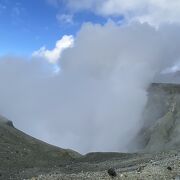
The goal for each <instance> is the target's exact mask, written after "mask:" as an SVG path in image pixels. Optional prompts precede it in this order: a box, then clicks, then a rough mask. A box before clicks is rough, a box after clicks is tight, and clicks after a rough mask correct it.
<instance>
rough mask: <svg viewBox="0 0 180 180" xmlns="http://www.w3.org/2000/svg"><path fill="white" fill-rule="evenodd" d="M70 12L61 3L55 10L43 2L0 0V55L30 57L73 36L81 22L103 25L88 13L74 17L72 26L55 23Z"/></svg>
mask: <svg viewBox="0 0 180 180" xmlns="http://www.w3.org/2000/svg"><path fill="white" fill-rule="evenodd" d="M69 13H70V12H69V10H67V8H66V6H65V4H63V3H61V5H60V6H59V7H54V6H52V5H51V4H49V3H48V2H47V1H46V0H0V55H5V54H9V53H10V54H15V55H25V56H26V55H31V53H32V52H33V51H34V50H37V49H39V48H40V47H42V46H43V45H45V46H46V47H47V48H49V49H51V48H53V47H54V44H55V42H56V41H57V40H58V39H60V38H61V37H62V36H63V35H65V34H67V35H69V34H72V35H75V34H76V32H77V31H78V30H79V29H80V27H81V25H82V23H83V22H93V23H101V24H103V23H105V22H106V18H104V17H102V16H98V15H95V13H93V12H91V11H81V12H78V13H75V14H73V23H66V22H63V21H62V22H60V21H58V19H57V16H58V15H59V16H61V15H63V14H69Z"/></svg>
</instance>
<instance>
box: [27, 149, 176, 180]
mask: <svg viewBox="0 0 180 180" xmlns="http://www.w3.org/2000/svg"><path fill="white" fill-rule="evenodd" d="M99 156H101V157H102V159H103V160H102V159H101V158H99ZM106 156H107V157H108V158H107V159H106V158H105V157H106ZM91 158H92V160H90V159H91ZM105 159H106V160H105ZM110 167H113V168H114V170H115V172H116V176H114V177H113V176H111V175H110V174H108V168H110ZM69 179H72V180H86V179H89V180H101V179H102V180H106V179H107V180H108V179H109V180H110V179H122V180H136V179H137V180H145V179H149V180H161V179H162V180H171V179H172V180H173V179H174V180H180V153H179V152H175V151H174V152H171V151H169V152H162V153H157V154H156V153H155V154H133V155H132V154H131V155H128V154H124V155H123V154H122V155H120V154H119V155H118V154H116V157H115V154H113V153H112V154H111V155H110V154H108V153H107V154H101V153H100V154H98V153H94V154H89V155H87V156H86V157H84V158H83V160H79V161H78V162H75V163H74V164H70V165H68V166H67V167H64V168H59V169H54V170H53V171H52V172H51V173H48V174H41V175H39V176H38V177H36V176H34V177H32V178H30V180H69Z"/></svg>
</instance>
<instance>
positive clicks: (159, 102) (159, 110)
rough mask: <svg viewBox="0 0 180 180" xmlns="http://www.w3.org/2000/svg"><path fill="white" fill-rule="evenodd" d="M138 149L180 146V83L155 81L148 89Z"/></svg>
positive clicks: (146, 149) (174, 147) (157, 149)
mask: <svg viewBox="0 0 180 180" xmlns="http://www.w3.org/2000/svg"><path fill="white" fill-rule="evenodd" d="M142 123H143V128H142V129H141V130H140V132H139V133H138V135H137V138H136V140H135V141H136V142H137V145H138V148H137V149H138V150H139V149H140V150H145V151H159V150H167V149H176V148H179V147H180V85H175V84H159V83H154V84H152V85H151V86H150V88H149V90H148V102H147V105H146V107H145V110H144V113H143V118H142Z"/></svg>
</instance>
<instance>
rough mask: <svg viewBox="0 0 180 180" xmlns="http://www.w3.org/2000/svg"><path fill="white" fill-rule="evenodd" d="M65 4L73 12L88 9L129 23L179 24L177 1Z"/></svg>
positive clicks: (71, 0) (112, 0)
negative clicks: (115, 16)
mask: <svg viewBox="0 0 180 180" xmlns="http://www.w3.org/2000/svg"><path fill="white" fill-rule="evenodd" d="M66 3H67V6H68V7H69V8H70V9H72V10H74V11H79V10H83V9H89V10H91V11H94V12H95V13H97V14H100V15H103V16H111V15H123V16H124V17H125V18H126V19H128V20H129V21H134V20H135V21H140V22H148V23H149V24H151V25H155V26H158V25H159V24H161V23H179V22H180V11H179V9H180V1H179V0H99V1H97V0H67V1H66Z"/></svg>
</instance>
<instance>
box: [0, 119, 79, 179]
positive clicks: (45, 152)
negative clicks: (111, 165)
mask: <svg viewBox="0 0 180 180" xmlns="http://www.w3.org/2000/svg"><path fill="white" fill-rule="evenodd" d="M79 156H80V154H78V153H76V152H74V151H71V150H65V149H61V148H58V147H55V146H51V145H49V144H46V143H44V142H42V141H39V140H37V139H35V138H32V137H30V136H28V135H26V134H25V133H23V132H21V131H19V130H17V129H16V128H14V127H13V123H12V122H11V121H9V120H7V119H5V118H3V117H2V116H1V117H0V179H3V180H6V179H11V178H12V179H16V176H17V177H18V178H17V179H20V178H19V175H20V174H22V172H23V171H25V170H26V169H31V170H32V171H33V173H34V174H36V172H38V171H40V170H41V169H42V168H46V169H47V171H48V169H49V168H52V167H56V166H61V165H64V164H66V163H68V162H71V161H72V159H74V158H76V157H79ZM34 167H35V168H34Z"/></svg>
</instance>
